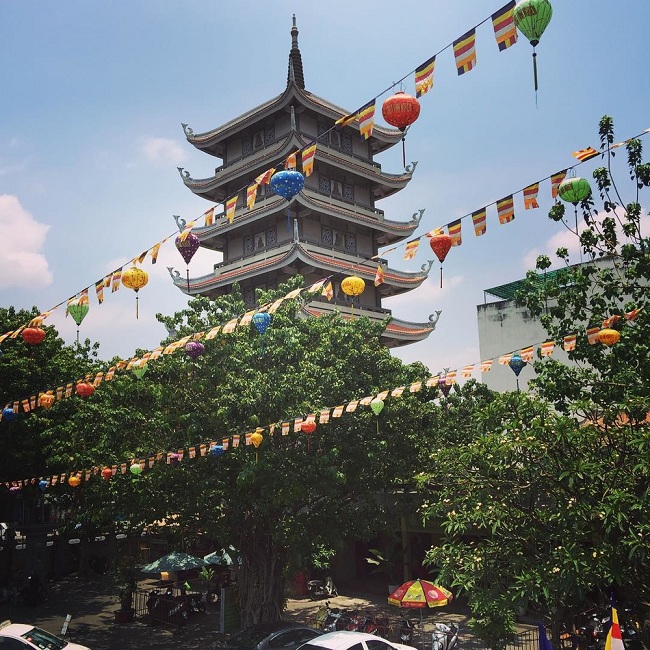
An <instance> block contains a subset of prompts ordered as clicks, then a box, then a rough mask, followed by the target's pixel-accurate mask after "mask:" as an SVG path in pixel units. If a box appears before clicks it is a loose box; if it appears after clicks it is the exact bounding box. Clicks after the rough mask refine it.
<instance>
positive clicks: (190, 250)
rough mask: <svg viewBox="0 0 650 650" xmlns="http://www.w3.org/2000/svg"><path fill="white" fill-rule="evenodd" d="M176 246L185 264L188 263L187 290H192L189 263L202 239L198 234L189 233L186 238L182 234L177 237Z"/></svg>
mask: <svg viewBox="0 0 650 650" xmlns="http://www.w3.org/2000/svg"><path fill="white" fill-rule="evenodd" d="M174 243H175V244H176V248H177V249H178V252H179V253H180V254H181V255H182V256H183V259H184V260H185V264H187V291H188V292H189V290H190V268H189V264H190V262H191V261H192V258H193V257H194V253H196V251H198V250H199V245H200V243H201V242H200V241H199V238H198V237H197V236H196V235H193V234H192V233H189V234H188V235H187V237H185V239H182V237H181V235H179V236H178V237H176V241H175V242H174Z"/></svg>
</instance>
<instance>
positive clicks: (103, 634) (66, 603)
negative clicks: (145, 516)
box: [0, 576, 468, 650]
mask: <svg viewBox="0 0 650 650" xmlns="http://www.w3.org/2000/svg"><path fill="white" fill-rule="evenodd" d="M48 589H49V599H48V601H47V603H45V604H42V605H38V606H37V607H34V608H31V607H12V606H8V605H6V604H5V605H0V620H4V619H7V618H8V619H10V620H12V621H14V622H17V623H31V624H34V625H38V626H39V627H42V628H44V629H46V630H48V631H50V632H53V633H55V634H60V632H61V627H62V625H63V622H64V620H65V617H66V614H71V615H72V622H71V624H70V630H71V632H72V640H73V641H75V642H76V643H81V644H83V645H86V646H88V647H89V648H91V650H109V649H111V650H113V649H115V648H118V649H119V650H131V649H136V648H155V649H156V650H178V647H179V644H180V645H181V646H182V647H183V648H197V649H199V648H201V649H204V648H210V647H211V646H212V645H213V644H214V642H215V641H217V640H219V639H221V638H223V637H222V636H221V635H219V634H218V629H219V625H218V616H219V613H218V611H217V610H216V609H212V610H208V612H207V613H206V614H195V615H193V617H192V618H191V619H190V621H189V623H188V624H187V625H186V626H185V627H184V628H182V630H181V631H174V630H172V629H169V628H166V627H164V626H161V625H150V624H148V623H147V622H146V621H145V620H144V619H142V620H135V621H134V622H133V623H126V624H120V623H116V622H115V616H114V613H113V612H114V611H115V610H117V609H118V601H117V598H116V591H115V588H114V586H113V585H112V583H111V582H110V581H109V580H106V579H102V578H98V577H96V578H87V579H80V578H77V577H76V576H71V577H68V578H66V579H64V580H62V581H60V582H58V583H55V584H51V585H48ZM323 602H324V601H320V602H314V601H310V600H309V599H307V598H302V599H300V598H296V599H292V598H290V599H289V600H288V602H287V610H286V612H285V614H284V617H285V618H287V619H293V620H297V621H301V622H304V623H308V624H314V623H315V620H316V613H317V611H318V608H319V607H320V606H321V605H322V604H323ZM329 602H330V604H331V606H332V607H339V608H341V609H361V610H373V611H383V612H384V613H385V614H387V615H389V616H390V617H391V618H392V619H396V618H397V617H398V616H399V614H400V610H398V609H397V608H394V607H391V606H389V605H388V604H387V601H386V597H385V596H379V595H376V594H374V595H373V594H369V595H368V594H360V593H354V592H352V591H351V592H350V593H349V594H346V595H341V596H337V597H334V598H331V599H330V601H329ZM402 611H403V610H402ZM418 615H419V614H418V610H414V611H413V614H412V616H413V618H417V617H418ZM467 620H468V613H467V611H466V610H465V609H464V608H463V607H462V606H460V605H458V604H456V603H452V604H451V605H449V606H447V607H445V608H440V609H435V610H429V611H427V612H426V615H425V618H424V626H423V627H424V631H425V636H424V640H426V647H427V648H430V639H431V636H430V630H431V627H432V625H433V622H434V621H441V622H445V621H454V622H456V623H457V624H459V625H460V626H461V630H462V629H463V628H465V630H466V623H467ZM414 645H415V644H414ZM417 645H418V646H421V643H418V644H417Z"/></svg>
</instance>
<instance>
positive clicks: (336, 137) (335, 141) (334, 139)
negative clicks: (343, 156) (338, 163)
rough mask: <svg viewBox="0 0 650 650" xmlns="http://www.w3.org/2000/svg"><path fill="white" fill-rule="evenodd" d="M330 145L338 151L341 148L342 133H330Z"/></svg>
mask: <svg viewBox="0 0 650 650" xmlns="http://www.w3.org/2000/svg"><path fill="white" fill-rule="evenodd" d="M330 144H331V145H332V146H334V147H337V148H338V149H340V148H341V132H340V131H330Z"/></svg>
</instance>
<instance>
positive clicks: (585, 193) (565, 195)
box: [557, 176, 591, 205]
mask: <svg viewBox="0 0 650 650" xmlns="http://www.w3.org/2000/svg"><path fill="white" fill-rule="evenodd" d="M557 195H558V196H559V197H560V198H561V199H562V200H563V201H566V202H567V203H573V205H578V203H580V201H584V199H586V198H588V197H589V196H590V195H591V186H590V185H589V181H587V180H585V179H584V178H580V177H579V176H574V177H573V178H565V179H564V180H563V181H562V182H561V183H560V184H559V185H558V188H557Z"/></svg>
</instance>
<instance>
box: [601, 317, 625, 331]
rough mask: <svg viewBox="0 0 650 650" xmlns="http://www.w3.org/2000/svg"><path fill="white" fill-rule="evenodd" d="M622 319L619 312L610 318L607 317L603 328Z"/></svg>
mask: <svg viewBox="0 0 650 650" xmlns="http://www.w3.org/2000/svg"><path fill="white" fill-rule="evenodd" d="M619 320H621V317H620V316H619V315H618V314H614V316H610V317H609V318H606V319H605V320H604V321H603V329H605V328H606V327H611V326H612V325H616V323H618V321H619Z"/></svg>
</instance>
